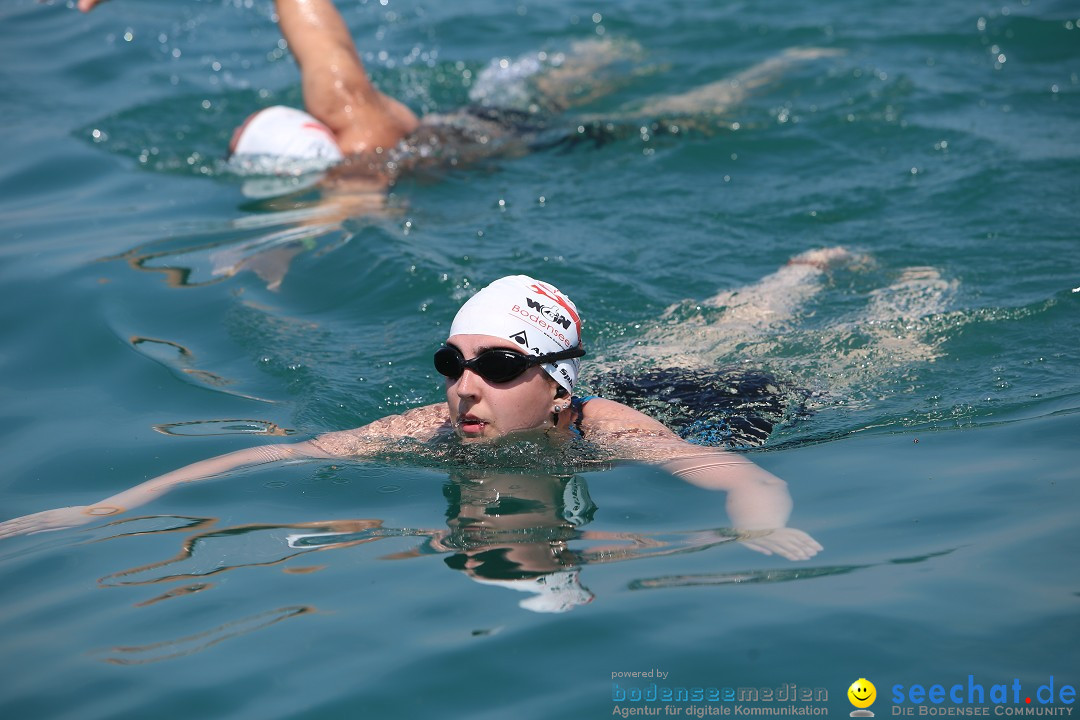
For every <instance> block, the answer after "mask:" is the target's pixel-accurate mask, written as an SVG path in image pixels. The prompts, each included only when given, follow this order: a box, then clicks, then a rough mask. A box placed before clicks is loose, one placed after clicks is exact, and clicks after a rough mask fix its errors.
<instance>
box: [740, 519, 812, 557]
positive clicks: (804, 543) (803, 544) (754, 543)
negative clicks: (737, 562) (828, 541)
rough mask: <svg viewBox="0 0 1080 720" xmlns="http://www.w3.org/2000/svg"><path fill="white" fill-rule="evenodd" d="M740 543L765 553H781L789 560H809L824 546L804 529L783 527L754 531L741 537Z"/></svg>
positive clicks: (781, 555) (780, 554)
mask: <svg viewBox="0 0 1080 720" xmlns="http://www.w3.org/2000/svg"><path fill="white" fill-rule="evenodd" d="M739 543H741V544H742V545H745V546H746V547H748V548H750V549H751V550H756V551H757V552H759V553H764V554H765V555H774V554H775V555H779V556H780V557H784V558H787V559H788V560H809V559H810V558H812V557H814V556H815V555H817V554H818V553H819V552H820V551H822V550H823V549H824V548H823V547H822V546H821V543H819V542H818V541H817V540H815V539H814V538H812V537H810V536H809V535H807V534H806V533H805V532H803V531H802V530H797V529H795V528H789V527H782V528H777V529H776V530H769V531H767V532H766V533H764V534H759V533H756V532H755V533H752V534H748V535H746V536H745V537H740V538H739Z"/></svg>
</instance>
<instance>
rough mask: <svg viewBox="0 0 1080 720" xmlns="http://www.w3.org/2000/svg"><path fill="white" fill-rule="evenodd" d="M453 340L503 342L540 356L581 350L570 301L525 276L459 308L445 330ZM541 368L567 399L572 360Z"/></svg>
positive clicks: (574, 370)
mask: <svg viewBox="0 0 1080 720" xmlns="http://www.w3.org/2000/svg"><path fill="white" fill-rule="evenodd" d="M454 335H492V336H494V337H500V338H508V339H510V340H513V341H514V342H515V343H517V344H518V345H519V346H520V347H521V349H522V351H524V352H526V353H528V354H530V355H546V354H548V353H554V352H559V351H560V350H569V349H570V348H573V347H577V346H579V345H580V344H581V317H580V316H579V315H578V311H577V307H576V306H575V305H574V303H573V302H571V300H570V298H568V297H566V296H565V295H563V294H562V293H561V292H559V289H558V288H556V287H555V286H554V285H548V284H547V283H544V282H541V281H539V280H535V279H533V278H531V277H529V276H528V275H509V276H507V277H504V278H499V279H498V280H496V281H495V282H493V283H491V284H490V285H488V286H487V287H485V288H484V289H483V290H481V291H480V292H478V293H476V294H475V295H473V296H472V297H471V298H469V300H468V301H467V302H466V303H465V304H464V305H462V306H461V309H460V310H458V313H457V315H456V316H454V322H453V323H452V324H451V325H450V336H451V337H452V336H454ZM541 367H542V368H544V370H545V371H547V373H548V375H550V376H551V377H553V378H554V379H555V382H557V383H559V385H561V386H562V387H563V388H565V389H566V391H567V392H570V393H573V391H574V383H575V382H577V376H578V370H579V368H580V367H581V362H580V361H579V360H578V358H573V359H570V360H560V361H558V362H556V363H548V364H546V365H541Z"/></svg>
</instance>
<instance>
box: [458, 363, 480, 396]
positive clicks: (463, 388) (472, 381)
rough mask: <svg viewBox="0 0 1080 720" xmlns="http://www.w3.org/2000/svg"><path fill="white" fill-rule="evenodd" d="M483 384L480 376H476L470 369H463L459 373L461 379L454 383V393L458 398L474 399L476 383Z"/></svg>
mask: <svg viewBox="0 0 1080 720" xmlns="http://www.w3.org/2000/svg"><path fill="white" fill-rule="evenodd" d="M480 382H483V380H481V378H480V376H479V375H477V374H476V373H475V372H473V370H472V369H471V368H465V369H464V371H463V372H462V373H461V377H459V378H458V379H457V380H455V381H454V392H456V393H457V395H458V397H474V396H475V395H476V391H475V389H474V388H475V387H476V384H477V383H480Z"/></svg>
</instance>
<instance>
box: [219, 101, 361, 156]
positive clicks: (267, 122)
mask: <svg viewBox="0 0 1080 720" xmlns="http://www.w3.org/2000/svg"><path fill="white" fill-rule="evenodd" d="M237 155H257V156H265V155H270V156H274V157H285V158H297V159H301V160H324V161H325V162H326V164H327V165H329V164H331V163H336V162H339V161H340V160H342V159H343V158H344V155H343V154H342V152H341V148H340V147H338V144H337V140H336V139H335V138H334V133H332V132H331V131H330V128H328V127H326V125H324V124H322V123H321V122H319V121H318V120H316V119H315V118H314V117H312V116H311V115H308V114H307V113H306V112H304V111H302V110H297V109H296V108H290V107H285V106H283V105H275V106H273V107H268V108H265V109H263V110H260V111H259V112H257V113H255V114H254V115H252V116H251V117H249V118H248V119H247V121H246V122H245V123H244V124H243V125H242V126H241V127H240V129H239V130H238V136H237V138H236V141H235V143H234V144H233V148H232V156H237Z"/></svg>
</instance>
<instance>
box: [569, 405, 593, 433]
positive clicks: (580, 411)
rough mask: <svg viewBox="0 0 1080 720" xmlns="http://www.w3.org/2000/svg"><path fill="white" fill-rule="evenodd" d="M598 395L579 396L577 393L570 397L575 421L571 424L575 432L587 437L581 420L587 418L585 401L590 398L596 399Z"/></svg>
mask: <svg viewBox="0 0 1080 720" xmlns="http://www.w3.org/2000/svg"><path fill="white" fill-rule="evenodd" d="M597 397H599V396H598V395H586V396H585V397H577V396H576V395H575V396H573V397H571V398H570V407H571V409H573V411H574V422H573V424H572V425H571V426H570V427H571V429H573V431H574V432H576V433H577V434H578V435H579V436H580V437H585V433H584V431H582V429H581V421H582V420H583V419H584V418H585V403H587V402H589V401H590V400H595V399H596V398H597Z"/></svg>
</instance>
